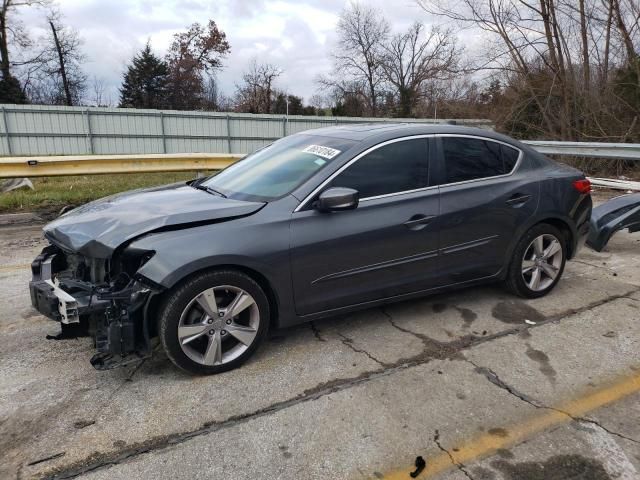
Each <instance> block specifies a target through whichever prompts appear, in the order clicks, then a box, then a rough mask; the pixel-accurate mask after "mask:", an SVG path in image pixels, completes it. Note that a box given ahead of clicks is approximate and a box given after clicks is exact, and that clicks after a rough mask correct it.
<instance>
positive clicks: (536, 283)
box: [522, 233, 563, 292]
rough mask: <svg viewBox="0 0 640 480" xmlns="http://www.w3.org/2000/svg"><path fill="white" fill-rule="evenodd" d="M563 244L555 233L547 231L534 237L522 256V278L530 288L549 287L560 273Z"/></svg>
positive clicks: (538, 289)
mask: <svg viewBox="0 0 640 480" xmlns="http://www.w3.org/2000/svg"><path fill="white" fill-rule="evenodd" d="M562 259H563V252H562V244H561V243H560V240H558V238H557V237H556V236H555V235H551V234H548V233H545V234H543V235H539V236H537V237H536V238H534V239H533V240H532V241H531V243H530V244H529V246H528V247H527V248H526V249H525V251H524V255H523V257H522V279H523V280H524V283H525V284H526V285H527V287H528V288H529V289H530V290H533V291H535V292H540V291H542V290H545V289H546V288H549V286H551V285H552V284H553V282H555V280H556V278H558V275H559V274H560V268H561V267H562Z"/></svg>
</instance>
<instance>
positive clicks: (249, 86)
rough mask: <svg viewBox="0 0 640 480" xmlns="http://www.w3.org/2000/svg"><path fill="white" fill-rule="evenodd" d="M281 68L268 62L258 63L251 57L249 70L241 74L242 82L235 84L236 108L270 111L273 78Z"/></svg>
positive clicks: (254, 111)
mask: <svg viewBox="0 0 640 480" xmlns="http://www.w3.org/2000/svg"><path fill="white" fill-rule="evenodd" d="M280 75H282V69H280V67H278V66H276V65H272V64H270V63H261V64H259V63H258V62H257V61H256V59H253V60H252V61H251V63H250V65H249V70H248V71H246V72H245V73H244V74H243V75H242V83H241V84H240V85H236V109H237V110H239V111H241V112H249V113H271V108H272V104H273V100H274V98H273V96H274V83H275V80H276V79H277V78H278V77H279V76H280Z"/></svg>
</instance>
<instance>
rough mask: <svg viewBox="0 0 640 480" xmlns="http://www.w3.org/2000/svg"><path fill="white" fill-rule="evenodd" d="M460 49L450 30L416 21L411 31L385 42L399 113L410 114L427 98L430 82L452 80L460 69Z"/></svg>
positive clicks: (386, 72) (385, 66)
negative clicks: (420, 101) (429, 27)
mask: <svg viewBox="0 0 640 480" xmlns="http://www.w3.org/2000/svg"><path fill="white" fill-rule="evenodd" d="M459 57H460V49H459V48H458V47H457V45H456V37H455V36H454V35H453V34H452V33H451V32H450V31H448V30H440V29H438V28H432V29H431V30H430V31H429V32H425V28H424V25H422V24H421V23H418V22H416V23H414V24H413V25H412V26H411V27H410V28H409V30H408V31H407V32H405V33H402V34H396V35H394V36H393V37H392V38H391V40H390V41H389V43H388V45H385V53H384V55H383V57H382V59H383V60H382V62H381V66H382V70H383V72H384V76H385V79H386V80H387V81H388V82H389V84H391V85H392V86H393V88H394V91H395V94H396V96H397V101H398V111H397V114H398V116H401V117H409V116H411V115H412V113H413V108H414V107H415V106H416V104H417V102H418V100H419V99H420V98H422V97H423V95H424V93H425V87H426V85H427V83H428V82H429V81H434V80H443V79H448V78H450V77H451V76H452V74H454V73H455V72H456V71H457V70H458V64H459Z"/></svg>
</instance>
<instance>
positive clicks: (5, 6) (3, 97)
mask: <svg viewBox="0 0 640 480" xmlns="http://www.w3.org/2000/svg"><path fill="white" fill-rule="evenodd" d="M49 2H50V0H2V4H1V5H0V73H1V74H2V79H1V81H0V101H2V102H11V103H24V102H25V101H26V97H25V94H24V89H23V87H22V86H21V85H20V82H19V80H18V79H17V76H16V74H15V73H14V72H13V68H14V67H20V66H24V65H28V64H29V63H31V62H32V61H34V60H37V57H38V55H37V54H36V58H35V59H34V58H31V57H30V55H28V56H26V57H24V58H22V57H23V55H22V54H23V53H25V52H27V51H28V49H29V48H30V47H32V43H31V39H30V38H29V36H28V35H27V33H26V31H25V30H24V28H23V26H22V24H21V23H20V21H19V20H18V19H17V18H16V17H17V13H18V11H19V9H21V8H23V7H30V6H44V5H47V4H49Z"/></svg>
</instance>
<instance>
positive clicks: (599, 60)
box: [416, 0, 640, 140]
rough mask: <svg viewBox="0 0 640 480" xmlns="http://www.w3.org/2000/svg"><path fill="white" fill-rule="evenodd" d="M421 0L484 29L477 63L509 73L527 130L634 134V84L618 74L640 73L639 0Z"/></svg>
mask: <svg viewBox="0 0 640 480" xmlns="http://www.w3.org/2000/svg"><path fill="white" fill-rule="evenodd" d="M416 1H417V3H418V4H419V5H420V6H422V7H423V8H424V9H425V10H426V11H428V12H429V13H431V14H435V15H439V16H441V17H445V18H446V19H447V20H449V21H453V22H454V23H456V24H457V25H459V26H460V27H463V28H465V27H472V28H476V29H480V30H481V31H483V32H484V33H485V37H486V38H487V39H488V41H489V42H490V44H489V45H488V46H487V48H486V49H485V51H486V52H490V53H487V54H486V55H483V56H481V58H479V59H478V60H479V61H477V62H476V65H475V67H476V68H477V69H478V70H483V69H487V70H490V71H497V72H500V73H501V74H502V77H503V83H504V84H505V85H507V87H508V90H510V92H507V93H508V94H509V95H512V97H510V98H512V100H514V103H513V104H511V105H510V106H509V115H510V116H511V118H514V117H517V118H519V119H520V120H518V122H519V123H518V124H519V125H520V127H518V128H519V129H520V132H524V131H529V132H530V133H532V134H534V135H544V136H546V137H551V138H558V139H562V140H577V139H587V138H588V139H603V138H615V137H616V136H618V135H622V136H623V138H628V133H629V124H630V125H631V126H632V127H633V125H634V124H637V120H636V119H637V116H638V110H639V109H640V106H638V105H632V103H633V100H632V99H633V98H634V95H635V94H634V93H632V92H631V91H630V90H629V89H630V88H631V89H632V90H633V87H630V86H629V85H628V80H625V81H623V82H622V80H620V78H618V79H617V80H616V79H615V78H614V77H616V76H617V77H620V75H622V76H624V75H625V74H624V71H635V72H636V73H635V76H636V78H640V61H638V48H637V45H638V36H639V34H640V28H639V26H638V22H639V19H640V5H639V4H638V2H637V0H577V1H576V0H456V1H453V0H416ZM594 72H598V74H597V75H594ZM612 82H613V83H612ZM621 82H622V83H621ZM631 82H632V83H633V82H634V80H631ZM635 82H636V84H637V80H635ZM594 92H597V94H594ZM625 112H626V113H625ZM634 112H636V113H634ZM629 115H630V116H629ZM625 125H626V126H625ZM533 132H536V133H533ZM638 134H640V132H639V133H638Z"/></svg>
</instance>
